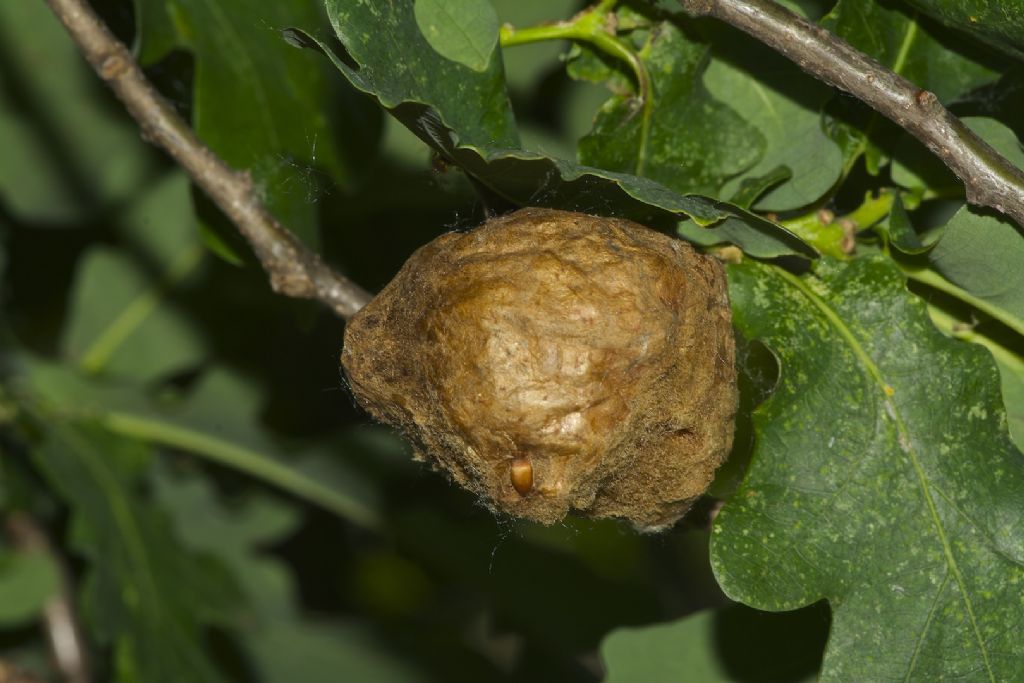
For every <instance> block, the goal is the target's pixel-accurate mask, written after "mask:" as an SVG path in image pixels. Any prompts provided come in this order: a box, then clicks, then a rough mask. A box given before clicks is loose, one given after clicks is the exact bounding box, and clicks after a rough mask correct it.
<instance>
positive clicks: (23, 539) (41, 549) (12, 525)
mask: <svg viewBox="0 0 1024 683" xmlns="http://www.w3.org/2000/svg"><path fill="white" fill-rule="evenodd" d="M5 526H6V528H7V534H8V535H9V536H10V538H11V540H12V541H13V545H14V546H15V547H16V548H18V549H19V550H22V551H25V552H38V553H44V554H45V555H47V556H48V557H49V558H50V559H51V560H52V561H53V562H54V564H56V565H57V567H58V568H59V569H60V588H59V590H58V591H57V593H56V594H55V595H54V596H53V597H51V598H50V599H49V600H48V601H47V602H46V606H45V607H44V608H43V624H44V626H45V628H46V636H47V640H49V641H50V650H51V651H52V653H53V658H54V661H55V663H56V665H57V669H58V671H60V676H61V680H63V681H66V682H67V683H89V681H90V676H89V651H88V649H87V648H86V645H85V642H86V641H85V637H84V636H83V635H82V629H81V627H80V626H79V623H78V615H77V610H76V609H75V590H74V586H73V584H72V582H71V572H70V571H69V570H68V568H67V565H66V564H65V562H64V561H63V558H61V557H60V556H59V555H58V554H57V553H56V552H55V551H54V549H53V544H52V543H50V538H49V536H47V535H46V531H44V530H43V528H42V527H41V526H39V524H37V523H36V521H35V520H34V519H32V517H30V516H29V515H27V514H25V513H23V512H16V513H12V514H11V515H9V516H8V517H7V520H6V525H5ZM15 680H16V679H15Z"/></svg>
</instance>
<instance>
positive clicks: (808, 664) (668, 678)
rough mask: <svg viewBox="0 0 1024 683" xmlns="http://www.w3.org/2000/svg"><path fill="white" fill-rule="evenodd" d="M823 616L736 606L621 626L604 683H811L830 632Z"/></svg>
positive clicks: (608, 645)
mask: <svg viewBox="0 0 1024 683" xmlns="http://www.w3.org/2000/svg"><path fill="white" fill-rule="evenodd" d="M822 616H823V615H822V614H821V611H820V610H816V609H812V610H801V611H799V612H790V613H786V614H769V613H765V612H758V611H756V610H752V609H750V608H748V607H743V606H742V605H734V606H731V607H727V608H724V609H718V610H704V611H703V612H697V613H696V614H692V615H690V616H688V617H686V618H684V619H679V620H678V621H673V622H669V623H667V624H656V625H654V626H642V627H638V628H619V629H616V630H615V631H612V632H611V634H609V635H608V637H606V638H605V639H604V641H603V642H602V643H601V660H602V661H603V662H604V665H605V669H606V671H607V675H606V677H605V678H604V683H641V682H642V683H678V682H680V681H686V683H797V682H798V681H799V682H801V683H811V681H814V680H816V678H817V676H816V675H815V674H816V673H817V671H818V665H819V664H820V662H821V648H822V646H823V645H824V636H825V634H826V629H825V628H824V627H825V625H826V624H827V621H825V620H823V619H822Z"/></svg>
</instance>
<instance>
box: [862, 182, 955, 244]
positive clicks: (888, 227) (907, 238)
mask: <svg viewBox="0 0 1024 683" xmlns="http://www.w3.org/2000/svg"><path fill="white" fill-rule="evenodd" d="M876 230H877V231H878V232H880V233H882V234H883V235H885V236H886V237H887V238H888V241H889V243H890V244H891V245H892V246H894V247H896V249H898V250H899V251H901V252H902V253H904V254H923V253H924V252H926V251H928V250H929V249H931V248H932V247H933V246H935V241H936V240H937V239H938V238H939V236H940V235H941V231H938V230H935V231H932V232H930V233H928V234H927V235H925V236H924V237H922V236H921V235H919V234H918V233H917V230H915V229H914V224H913V223H912V222H911V221H910V216H908V215H907V210H906V209H905V208H904V207H903V199H902V197H900V195H899V194H897V195H896V199H895V200H893V203H892V211H890V213H889V218H888V220H886V221H882V222H881V223H879V224H878V225H877V226H876Z"/></svg>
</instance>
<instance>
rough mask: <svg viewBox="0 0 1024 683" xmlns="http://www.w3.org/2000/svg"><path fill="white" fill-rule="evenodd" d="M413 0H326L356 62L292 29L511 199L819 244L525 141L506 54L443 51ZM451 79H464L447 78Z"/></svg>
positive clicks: (792, 249)
mask: <svg viewBox="0 0 1024 683" xmlns="http://www.w3.org/2000/svg"><path fill="white" fill-rule="evenodd" d="M411 1H412V0H395V2H393V3H388V4H387V6H386V7H385V6H380V7H379V9H377V8H378V6H377V5H373V6H372V7H373V8H374V9H373V10H371V5H368V4H362V3H358V4H356V5H354V6H351V5H350V4H349V3H343V2H341V1H340V0H326V4H327V8H328V13H329V14H330V17H331V22H332V24H333V25H334V28H335V31H336V32H337V34H338V37H339V39H340V40H341V42H342V44H343V46H344V47H345V48H346V50H347V54H348V57H349V58H351V60H353V61H354V62H355V63H356V65H358V68H355V67H354V66H353V65H351V64H350V63H347V62H346V61H345V60H342V59H341V58H340V57H339V56H338V55H336V54H335V53H334V52H333V51H332V50H330V48H328V47H327V45H326V44H325V43H323V41H320V40H318V39H316V38H315V37H313V36H310V35H308V34H305V33H301V32H296V35H297V36H298V37H301V38H302V39H303V40H305V41H307V42H308V43H309V44H310V45H311V46H316V47H317V48H318V49H319V50H320V51H322V52H323V53H324V54H325V55H327V56H328V57H329V58H330V59H331V60H332V61H333V62H334V65H335V66H336V67H337V68H338V69H339V70H340V71H341V72H342V73H343V74H344V75H345V76H346V77H347V78H348V79H349V80H350V81H351V82H352V83H353V85H355V86H356V87H357V88H359V89H361V90H363V91H365V92H367V93H369V94H371V95H373V96H374V97H375V98H376V99H377V100H378V101H379V102H380V103H381V105H382V106H384V107H386V108H388V109H389V110H391V112H392V113H393V114H394V115H395V116H396V117H397V118H398V119H399V120H400V121H402V123H404V124H405V125H406V126H407V127H409V129H410V130H412V131H413V132H414V133H415V134H416V135H417V136H419V137H420V138H421V139H422V140H424V141H425V142H427V143H428V144H429V145H431V146H432V147H433V148H434V149H435V150H437V151H438V152H440V153H441V154H442V155H443V156H444V157H445V158H447V159H450V160H452V161H454V162H455V163H456V164H458V165H459V166H461V167H462V169H463V170H464V171H465V172H466V173H467V174H469V175H470V176H471V177H472V178H474V179H476V180H477V181H478V182H479V183H480V184H482V185H483V186H484V187H486V188H487V189H488V190H490V191H492V192H494V193H495V194H496V195H498V196H499V197H501V198H503V199H504V200H507V201H509V202H511V203H512V204H516V205H531V206H552V207H561V208H573V209H576V210H580V211H591V212H594V213H614V214H617V215H624V216H627V217H630V218H634V219H636V220H640V221H642V222H646V223H648V224H652V223H656V222H659V221H660V222H661V223H662V224H664V223H666V222H669V221H671V223H672V224H673V225H674V223H675V222H676V221H677V220H678V219H680V218H683V217H690V218H692V219H694V220H695V221H696V222H697V223H699V224H700V225H702V226H705V225H711V224H713V223H716V222H718V221H721V220H723V219H725V218H727V217H730V216H732V217H735V218H737V219H738V220H739V221H740V222H741V223H742V224H744V225H748V226H750V230H752V231H754V232H769V233H774V235H775V242H776V244H783V245H787V246H788V250H789V253H802V254H804V255H814V254H815V252H814V250H813V249H812V248H810V247H808V246H807V245H804V244H803V243H802V242H800V240H799V239H798V238H797V237H795V236H794V235H792V234H790V233H788V232H787V231H785V230H784V229H783V228H780V227H779V226H777V225H775V224H774V223H772V222H771V221H768V220H766V219H763V218H761V217H759V216H756V215H754V214H752V213H750V212H748V211H745V210H743V209H739V208H738V207H734V206H730V205H728V204H726V203H724V202H718V201H715V200H713V199H711V198H709V197H704V196H701V195H683V194H679V193H676V192H674V191H672V190H670V189H668V188H666V187H664V186H663V185H661V184H659V183H656V182H653V181H651V180H649V179H646V178H639V177H637V176H634V175H629V174H624V173H617V172H613V171H607V170H603V169H597V168H591V167H587V166H581V165H579V164H576V163H573V162H570V161H565V160H562V159H556V158H552V157H549V156H546V155H544V154H540V153H537V152H530V151H525V150H522V149H519V148H518V146H519V140H518V134H517V132H516V130H515V122H514V120H513V118H512V113H511V108H510V106H509V103H508V96H507V94H506V92H505V88H504V79H503V77H502V73H501V64H500V59H499V58H498V57H495V58H494V60H493V63H492V64H491V65H490V66H489V67H488V70H487V71H486V72H484V73H479V72H475V71H473V70H471V69H468V68H466V67H464V66H462V65H460V64H456V63H454V62H451V61H450V60H445V59H443V58H442V57H440V55H438V54H437V53H436V52H434V51H433V50H432V49H431V48H430V46H429V45H427V44H426V41H425V39H424V38H423V37H422V35H421V34H420V33H419V30H418V29H417V28H416V26H415V21H414V19H413V18H412V15H411V12H410V11H409V9H410V8H409V6H408V5H409V3H410V2H411ZM451 83H457V84H458V86H457V87H455V88H451V87H449V84H451ZM741 242H742V240H741ZM741 246H743V245H742V244H741ZM780 248H781V247H780Z"/></svg>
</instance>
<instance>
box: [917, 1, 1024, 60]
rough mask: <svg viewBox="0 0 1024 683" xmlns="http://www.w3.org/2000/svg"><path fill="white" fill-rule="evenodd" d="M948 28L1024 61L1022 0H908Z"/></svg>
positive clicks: (1023, 8) (1023, 6)
mask: <svg viewBox="0 0 1024 683" xmlns="http://www.w3.org/2000/svg"><path fill="white" fill-rule="evenodd" d="M906 2H907V4H910V5H913V6H914V7H917V8H918V9H920V10H921V11H923V12H927V13H928V14H930V15H931V16H933V17H934V18H935V19H937V20H938V21H940V22H942V23H943V24H945V25H946V26H952V27H954V28H957V29H960V30H962V31H965V32H967V33H970V34H972V35H974V37H975V38H977V39H978V40H979V41H980V42H981V43H983V44H985V45H992V46H995V47H997V48H1000V49H1002V50H1004V51H1006V52H1007V53H1008V54H1011V55H1013V56H1015V57H1017V58H1018V59H1021V58H1024V2H1021V0H999V1H998V2H992V1H991V0H906Z"/></svg>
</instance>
